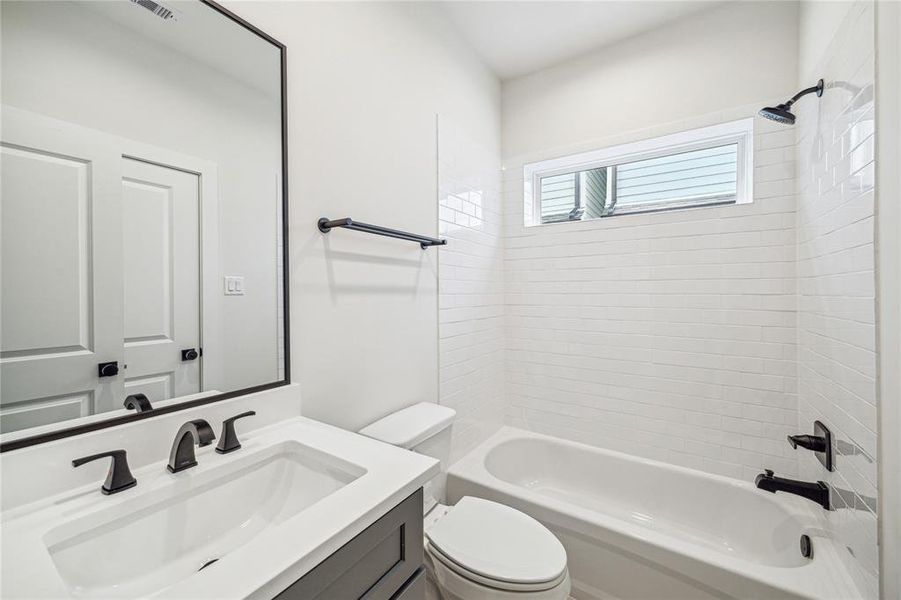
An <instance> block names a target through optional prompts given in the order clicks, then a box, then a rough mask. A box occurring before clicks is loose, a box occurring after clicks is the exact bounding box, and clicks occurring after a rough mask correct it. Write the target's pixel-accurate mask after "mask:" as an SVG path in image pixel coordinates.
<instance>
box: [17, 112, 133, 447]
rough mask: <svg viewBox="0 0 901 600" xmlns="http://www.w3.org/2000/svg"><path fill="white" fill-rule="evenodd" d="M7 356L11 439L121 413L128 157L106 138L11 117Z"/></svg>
mask: <svg viewBox="0 0 901 600" xmlns="http://www.w3.org/2000/svg"><path fill="white" fill-rule="evenodd" d="M2 113H3V119H2V139H0V142H2V148H0V160H2V164H0V168H2V172H3V177H2V189H0V198H2V200H0V203H2V206H0V214H2V248H0V255H2V268H0V277H2V282H0V290H2V292H0V294H2V297H0V306H2V318H0V323H2V332H0V340H2V350H0V352H2V353H0V369H2V372H0V380H2V390H0V413H2V417H3V418H2V420H0V421H2V423H3V429H4V430H14V429H21V428H23V427H29V426H36V425H43V424H47V423H54V422H57V421H62V420H65V419H69V418H72V417H79V416H85V415H89V414H93V413H95V412H100V411H103V410H110V409H111V408H113V407H114V406H117V405H118V404H120V403H121V402H122V399H123V395H122V390H123V387H122V375H121V374H120V375H118V376H112V377H99V373H98V364H99V363H103V362H110V361H119V363H120V365H119V366H120V367H121V366H122V362H121V361H122V320H123V313H122V268H123V266H122V234H121V222H122V211H121V203H120V201H119V197H120V186H121V183H120V182H121V169H122V158H121V155H120V154H119V152H118V148H117V146H116V144H115V142H114V139H113V138H112V137H110V136H106V135H104V134H102V133H99V132H95V131H92V130H90V129H85V128H82V127H77V126H74V125H70V124H66V123H62V122H59V121H55V120H52V119H47V118H44V117H40V116H38V115H33V114H31V113H27V112H25V111H20V110H17V109H14V108H12V107H7V106H4V107H3V110H2Z"/></svg>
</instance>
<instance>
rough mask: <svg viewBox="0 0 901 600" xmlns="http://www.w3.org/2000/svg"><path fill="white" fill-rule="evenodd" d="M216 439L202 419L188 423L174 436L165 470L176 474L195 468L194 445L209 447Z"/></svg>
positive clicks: (210, 428) (208, 425)
mask: <svg viewBox="0 0 901 600" xmlns="http://www.w3.org/2000/svg"><path fill="white" fill-rule="evenodd" d="M215 439H216V434H214V433H213V428H212V427H210V424H209V423H207V422H206V421H204V420H203V419H194V420H193V421H188V422H187V423H185V424H184V425H182V426H181V428H180V429H179V430H178V433H176V434H175V441H174V442H172V450H170V452H169V464H168V465H166V468H167V469H168V470H169V472H171V473H178V472H179V471H184V470H185V469H190V468H191V467H194V466H197V458H196V457H195V455H194V445H195V444H196V445H197V446H209V445H210V444H212V443H213V440H215Z"/></svg>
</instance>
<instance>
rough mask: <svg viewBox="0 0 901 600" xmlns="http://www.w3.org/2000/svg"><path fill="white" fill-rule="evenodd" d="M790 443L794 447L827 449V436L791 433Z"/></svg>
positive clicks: (820, 450) (821, 450) (822, 450)
mask: <svg viewBox="0 0 901 600" xmlns="http://www.w3.org/2000/svg"><path fill="white" fill-rule="evenodd" d="M788 443H789V444H791V446H792V448H794V449H795V450H797V449H798V446H801V447H802V448H807V449H808V450H813V451H814V452H825V451H826V438H825V437H823V436H820V435H790V436H788Z"/></svg>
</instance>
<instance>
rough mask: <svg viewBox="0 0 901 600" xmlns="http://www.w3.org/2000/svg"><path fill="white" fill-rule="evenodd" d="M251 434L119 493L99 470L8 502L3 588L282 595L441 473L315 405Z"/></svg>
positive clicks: (48, 592)
mask: <svg viewBox="0 0 901 600" xmlns="http://www.w3.org/2000/svg"><path fill="white" fill-rule="evenodd" d="M108 435H111V434H108ZM169 441H170V440H169V439H167V440H165V443H168V442H169ZM241 444H242V447H241V449H240V450H239V451H237V452H233V453H230V454H225V455H222V454H216V453H215V452H214V449H213V447H212V445H210V446H207V447H205V448H198V449H197V466H196V467H193V468H190V469H187V470H185V471H182V472H179V473H175V474H173V473H170V472H169V471H168V470H167V469H166V462H165V460H164V458H163V455H162V452H161V453H160V454H159V459H158V460H156V461H150V462H145V463H144V465H143V466H140V467H138V468H133V473H134V476H135V478H137V481H138V484H137V485H136V486H135V487H133V488H131V489H128V490H126V491H124V492H122V493H119V494H113V495H109V496H106V495H104V494H102V493H101V491H100V484H101V482H102V480H103V472H102V470H101V469H100V468H98V469H96V470H95V472H96V477H97V479H96V480H94V481H92V482H91V483H90V484H89V485H79V486H76V487H71V488H68V489H66V490H64V491H62V492H60V493H58V494H56V495H51V496H45V497H37V498H35V499H34V500H32V501H31V502H28V503H24V504H20V505H17V506H8V505H7V506H5V507H3V510H2V511H0V554H2V556H3V561H2V576H0V598H17V599H26V598H105V599H107V598H155V599H157V600H160V599H167V600H176V599H177V600H184V599H185V598H191V599H192V600H231V599H234V600H238V599H242V600H264V599H271V598H273V597H275V596H277V595H278V594H279V593H280V592H282V591H283V590H285V589H286V588H288V587H289V586H290V585H291V584H293V583H294V582H295V581H297V580H298V579H300V578H301V577H303V576H304V575H305V574H306V573H308V572H309V571H310V570H311V569H313V568H314V567H315V566H316V565H318V564H319V563H321V562H322V561H323V560H325V559H326V558H328V557H329V556H330V555H331V554H333V553H334V552H335V551H337V550H338V549H340V548H341V547H342V546H343V545H344V544H346V543H347V542H349V541H350V540H351V539H353V538H354V537H355V536H356V535H358V534H359V533H361V532H362V531H363V530H364V529H366V528H367V527H368V526H370V525H371V524H372V523H373V522H375V521H376V519H378V518H379V517H381V516H382V515H384V514H385V513H386V512H387V511H389V510H390V509H391V508H393V507H395V506H396V505H397V504H398V503H399V502H401V501H402V500H403V499H405V498H407V497H408V496H409V495H410V494H412V493H413V492H415V491H416V490H417V489H418V488H420V487H421V486H422V485H423V484H424V483H425V482H427V481H429V480H430V479H431V478H432V477H434V475H435V474H436V473H437V472H438V462H437V461H436V460H434V459H431V458H428V457H426V456H422V455H419V454H415V453H413V452H407V451H405V450H401V449H399V448H395V447H393V446H389V445H387V444H383V443H380V442H376V441H374V440H371V439H369V438H366V437H363V436H361V435H357V434H355V433H351V432H349V431H344V430H342V429H338V428H337V427H332V426H329V425H325V424H323V423H318V422H316V421H313V420H311V419H307V418H304V417H293V418H290V419H286V420H284V421H280V422H278V423H277V424H274V425H272V426H269V427H264V428H261V429H259V430H256V431H249V432H247V433H245V434H243V435H242V437H241ZM103 446H107V447H116V446H119V444H116V443H114V442H113V440H110V441H109V443H108V442H103V444H102V446H101V447H103ZM95 448H97V447H96V446H95V447H93V448H91V451H93V450H94V449H95ZM85 450H86V449H79V450H78V451H77V452H72V455H75V456H78V455H83V454H87V453H88V452H86V451H85ZM68 454H69V453H68V452H67V453H66V455H68ZM61 458H62V457H57V458H56V459H55V460H60V459H61ZM73 472H74V471H73ZM75 473H76V474H79V473H78V472H75Z"/></svg>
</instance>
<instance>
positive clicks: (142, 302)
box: [122, 158, 202, 401]
mask: <svg viewBox="0 0 901 600" xmlns="http://www.w3.org/2000/svg"><path fill="white" fill-rule="evenodd" d="M123 173H124V176H123V179H122V219H123V221H122V225H123V232H124V236H123V257H124V264H125V266H124V269H125V270H124V286H125V288H124V289H125V299H124V303H125V308H124V310H125V329H124V336H123V337H124V339H123V342H124V347H125V363H126V364H127V370H126V375H127V383H126V387H127V388H128V392H127V393H129V394H133V393H137V392H140V393H143V394H145V395H146V396H147V397H148V398H149V399H150V400H151V401H154V400H164V399H167V398H170V397H173V396H183V395H185V394H193V393H196V392H199V391H200V370H201V361H202V358H199V357H198V358H197V359H195V360H192V361H183V360H182V356H181V351H182V350H183V349H187V348H200V191H199V189H200V187H199V184H200V181H199V178H198V176H197V175H195V174H193V173H186V172H184V171H180V170H177V169H172V168H168V167H163V166H160V165H155V164H150V163H146V162H142V161H139V160H133V159H128V158H126V159H123Z"/></svg>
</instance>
